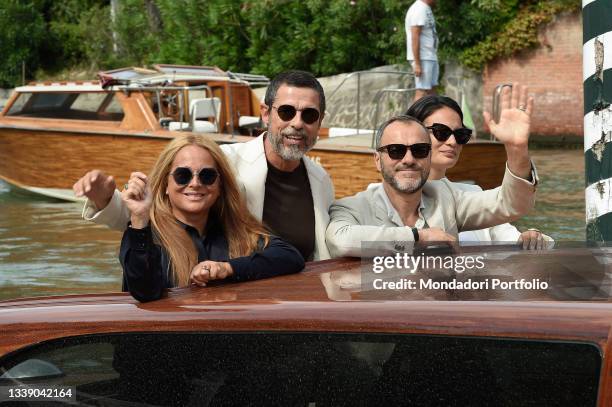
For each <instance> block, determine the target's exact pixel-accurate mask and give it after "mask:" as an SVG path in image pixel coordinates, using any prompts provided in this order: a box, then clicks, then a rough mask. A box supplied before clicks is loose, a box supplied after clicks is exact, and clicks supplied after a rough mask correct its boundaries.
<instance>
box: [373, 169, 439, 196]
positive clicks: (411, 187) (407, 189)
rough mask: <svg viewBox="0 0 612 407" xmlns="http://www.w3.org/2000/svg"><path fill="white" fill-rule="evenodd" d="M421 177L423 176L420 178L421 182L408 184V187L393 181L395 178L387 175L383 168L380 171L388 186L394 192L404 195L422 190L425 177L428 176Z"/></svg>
mask: <svg viewBox="0 0 612 407" xmlns="http://www.w3.org/2000/svg"><path fill="white" fill-rule="evenodd" d="M421 175H424V176H422V177H421V180H420V181H419V182H418V183H417V182H416V181H414V182H410V183H409V184H408V185H400V184H399V182H397V180H396V179H395V177H393V176H392V175H391V174H389V173H388V172H387V171H386V170H385V168H383V171H382V176H383V179H384V180H385V182H386V183H387V184H389V185H390V186H391V187H392V188H393V189H395V190H396V191H398V192H402V193H404V194H413V193H415V192H416V191H418V190H419V189H421V188H423V185H425V183H426V182H427V177H428V176H429V174H423V173H421Z"/></svg>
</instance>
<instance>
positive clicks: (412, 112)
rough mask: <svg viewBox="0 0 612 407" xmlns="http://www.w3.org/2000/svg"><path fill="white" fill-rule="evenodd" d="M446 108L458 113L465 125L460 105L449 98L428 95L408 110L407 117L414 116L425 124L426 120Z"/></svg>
mask: <svg viewBox="0 0 612 407" xmlns="http://www.w3.org/2000/svg"><path fill="white" fill-rule="evenodd" d="M445 106H446V107H448V108H451V109H453V110H454V111H455V112H457V114H458V115H459V117H460V118H461V123H462V124H463V112H462V111H461V108H460V107H459V104H457V102H455V101H454V100H453V99H451V98H449V97H448V96H440V95H427V96H425V97H422V98H421V99H419V100H417V101H416V102H414V103H413V104H412V106H410V107H409V108H408V110H406V115H408V116H412V117H414V118H416V119H418V120H420V121H422V122H424V121H425V119H427V118H428V117H429V116H431V115H432V114H433V113H434V112H435V111H437V110H439V109H441V108H443V107H445Z"/></svg>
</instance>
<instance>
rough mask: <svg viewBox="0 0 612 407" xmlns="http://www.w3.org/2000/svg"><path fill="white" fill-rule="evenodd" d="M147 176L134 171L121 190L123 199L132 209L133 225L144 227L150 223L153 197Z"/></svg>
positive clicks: (139, 227) (137, 227)
mask: <svg viewBox="0 0 612 407" xmlns="http://www.w3.org/2000/svg"><path fill="white" fill-rule="evenodd" d="M147 181H148V180H147V176H146V175H145V174H143V173H142V172H133V173H132V174H131V175H130V179H129V181H128V183H127V184H126V186H127V188H126V189H124V190H123V191H122V192H121V199H122V200H123V202H124V203H125V206H127V208H128V209H129V211H130V220H131V221H132V227H133V228H136V229H142V228H144V227H146V226H147V225H148V224H149V210H150V209H151V204H152V203H153V199H152V196H151V190H150V188H149V186H148V185H147Z"/></svg>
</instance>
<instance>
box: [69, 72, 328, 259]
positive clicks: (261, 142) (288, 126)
mask: <svg viewBox="0 0 612 407" xmlns="http://www.w3.org/2000/svg"><path fill="white" fill-rule="evenodd" d="M324 112H325V94H324V92H323V88H322V87H321V85H320V83H319V82H318V81H317V79H316V78H315V77H314V76H313V75H312V74H310V73H308V72H304V71H287V72H283V73H281V74H279V75H277V76H276V77H275V78H274V79H273V80H272V81H271V82H270V85H269V86H268V89H267V91H266V96H265V99H264V103H262V105H261V115H262V120H263V122H264V123H265V124H266V126H267V129H268V130H267V132H265V133H264V134H262V135H261V136H259V137H257V138H255V139H253V140H252V141H249V142H246V143H235V144H224V145H222V146H221V149H222V150H223V151H224V152H225V153H226V154H227V157H228V158H229V160H230V162H231V163H232V164H233V166H234V169H235V171H236V175H237V177H238V180H239V181H240V182H241V183H242V185H243V188H244V189H243V191H244V192H245V194H246V200H247V205H248V208H249V210H250V211H251V213H252V214H253V215H254V216H256V217H257V218H258V219H259V220H262V221H263V222H264V223H265V224H267V225H268V226H269V227H270V228H271V229H272V232H273V233H274V234H275V235H278V236H280V237H281V238H283V239H284V240H286V241H288V242H289V243H291V244H293V245H294V246H296V248H298V250H300V252H301V253H302V255H303V256H304V258H305V260H323V259H328V258H329V251H328V250H327V246H326V244H325V229H326V227H327V224H328V222H329V213H328V210H329V207H330V205H331V203H332V201H333V199H334V190H333V185H332V182H331V179H330V177H329V175H328V174H327V172H325V170H324V169H323V168H322V167H321V166H320V165H318V164H316V163H314V162H313V161H312V160H310V159H309V158H308V157H306V155H305V153H306V152H308V151H309V150H310V149H311V148H312V147H313V146H314V144H315V143H316V140H317V137H318V131H319V128H320V126H321V121H322V120H323V115H324ZM134 174H136V176H134ZM134 174H133V176H132V177H131V178H130V182H136V183H138V182H139V179H138V178H139V177H140V178H142V177H146V175H145V174H142V173H134ZM143 186H144V183H143ZM73 189H74V192H75V194H76V195H77V196H86V197H87V198H88V200H87V202H86V204H85V208H84V209H83V218H84V219H86V220H91V221H93V222H95V223H99V224H105V225H107V226H109V227H111V228H113V229H119V230H123V229H125V228H126V227H127V224H128V220H129V213H128V211H127V208H126V207H125V205H124V204H123V202H122V200H121V194H120V192H119V191H118V190H117V189H116V185H115V182H114V180H113V178H112V177H110V176H106V175H105V174H103V173H101V172H100V171H97V170H94V171H90V172H89V173H87V174H86V175H85V176H84V177H82V178H81V179H79V180H78V181H77V182H76V183H75V184H74V187H73Z"/></svg>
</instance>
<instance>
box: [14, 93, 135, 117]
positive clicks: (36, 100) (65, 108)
mask: <svg viewBox="0 0 612 407" xmlns="http://www.w3.org/2000/svg"><path fill="white" fill-rule="evenodd" d="M7 116H21V117H41V118H47V119H71V120H97V121H121V120H123V116H124V113H123V109H122V108H121V104H120V103H119V101H117V99H116V97H115V94H114V93H112V92H80V93H79V92H24V93H20V94H19V96H18V97H17V99H16V100H15V102H14V103H13V104H12V105H11V107H10V109H9V111H8V113H7Z"/></svg>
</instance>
